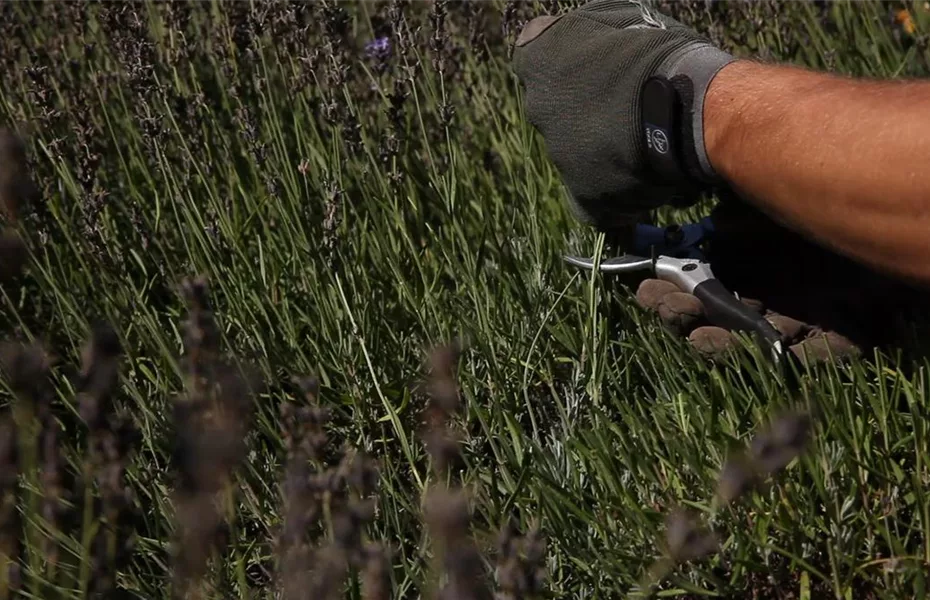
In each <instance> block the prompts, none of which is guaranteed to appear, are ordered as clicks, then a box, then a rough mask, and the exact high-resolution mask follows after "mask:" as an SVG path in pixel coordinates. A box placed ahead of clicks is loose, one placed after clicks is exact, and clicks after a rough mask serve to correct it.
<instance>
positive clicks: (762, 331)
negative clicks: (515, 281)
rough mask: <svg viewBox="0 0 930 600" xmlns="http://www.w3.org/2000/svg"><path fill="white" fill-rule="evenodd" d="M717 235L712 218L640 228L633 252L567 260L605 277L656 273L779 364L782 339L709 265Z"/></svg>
mask: <svg viewBox="0 0 930 600" xmlns="http://www.w3.org/2000/svg"><path fill="white" fill-rule="evenodd" d="M713 233H714V224H713V221H712V220H711V218H710V217H705V218H704V219H701V220H700V221H699V222H697V223H689V224H685V225H671V226H668V227H656V226H653V225H645V224H640V225H636V228H635V230H634V233H633V239H632V245H631V252H630V253H626V254H623V255H621V256H616V257H612V258H608V259H606V260H603V261H601V262H600V263H597V262H596V261H595V260H594V259H593V258H581V257H577V256H565V257H564V258H565V261H566V262H568V263H569V264H571V265H573V266H576V267H579V268H581V269H586V270H594V269H595V267H596V268H597V270H599V271H600V272H602V273H630V272H634V271H651V272H653V273H654V275H655V277H656V278H657V279H662V280H664V281H670V282H671V283H673V284H675V285H676V286H678V288H679V289H680V290H681V291H683V292H686V293H689V294H694V295H695V296H697V297H698V298H699V299H700V300H701V302H702V303H703V304H704V312H705V314H706V315H707V319H708V320H709V321H710V322H711V324H713V325H717V326H719V327H724V328H726V329H730V330H734V331H744V332H750V333H753V334H755V335H756V337H757V338H758V339H759V340H760V341H761V342H763V344H765V345H766V346H767V348H768V349H769V351H770V353H771V356H772V358H773V359H774V361H775V362H776V363H778V362H780V359H781V357H782V355H783V353H784V347H783V344H782V338H781V334H779V332H778V330H777V329H775V327H773V326H772V324H771V323H769V321H768V320H766V319H765V317H763V316H762V315H760V314H758V313H757V312H755V311H754V310H752V309H751V308H750V307H749V306H747V305H746V304H744V303H743V302H741V301H740V300H739V299H738V298H737V297H736V296H734V295H733V294H732V293H730V292H729V291H728V290H727V289H726V287H724V285H723V284H722V283H721V282H720V280H718V279H717V278H716V277H715V276H714V273H713V271H712V270H711V268H710V263H708V262H707V261H706V260H705V257H704V251H703V249H702V245H703V244H704V243H705V242H706V241H708V240H709V239H710V238H711V237H712V236H713Z"/></svg>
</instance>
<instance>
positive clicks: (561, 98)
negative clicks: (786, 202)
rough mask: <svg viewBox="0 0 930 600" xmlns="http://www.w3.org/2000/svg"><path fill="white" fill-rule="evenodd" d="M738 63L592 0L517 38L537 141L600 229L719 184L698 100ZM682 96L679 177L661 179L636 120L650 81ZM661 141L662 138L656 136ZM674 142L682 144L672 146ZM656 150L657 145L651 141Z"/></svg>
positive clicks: (672, 26) (627, 7)
mask: <svg viewBox="0 0 930 600" xmlns="http://www.w3.org/2000/svg"><path fill="white" fill-rule="evenodd" d="M733 60H735V58H734V57H733V56H732V55H730V54H727V53H726V52H723V51H722V50H720V49H718V48H716V47H714V46H712V45H711V43H710V41H709V40H707V39H706V38H704V37H702V36H701V35H699V34H698V33H696V32H695V31H693V30H692V29H690V28H688V27H685V26H684V25H682V24H681V23H679V22H678V21H676V20H674V19H672V18H670V17H667V16H665V15H662V14H659V13H656V12H654V11H653V10H651V9H648V8H647V7H646V6H644V4H643V3H641V2H634V1H630V0H592V1H591V2H588V3H587V4H584V5H582V6H581V7H579V8H577V9H575V10H573V11H571V12H569V13H566V14H563V15H560V16H545V17H538V18H536V19H534V20H532V21H530V22H529V23H528V24H527V25H526V26H525V27H524V29H523V31H522V32H521V34H520V36H519V38H518V39H517V42H516V48H515V50H514V67H515V71H516V74H517V76H518V77H519V79H520V82H521V83H522V85H523V87H524V90H525V105H526V112H527V116H528V119H529V121H530V122H531V123H532V124H533V125H534V126H535V127H536V129H537V130H538V131H539V132H540V133H541V134H542V135H543V137H544V139H545V142H546V147H547V150H548V152H549V155H550V157H551V158H552V160H553V162H554V163H555V165H556V167H557V168H558V170H559V172H560V174H561V176H562V179H563V180H564V182H565V184H566V187H567V188H568V191H569V194H570V196H571V199H572V205H573V209H575V214H576V216H577V217H578V218H579V219H580V220H582V221H584V222H586V223H588V224H590V225H594V226H596V227H598V228H599V229H602V230H610V229H614V228H618V227H622V226H624V225H628V224H630V223H631V222H635V221H637V220H640V219H641V216H642V214H643V213H645V212H647V211H649V210H651V209H654V208H656V207H659V206H662V205H666V204H676V205H687V204H689V203H693V202H694V201H695V200H697V199H698V198H699V196H700V193H701V192H703V191H705V190H707V189H708V188H709V187H711V186H713V185H715V184H717V183H719V182H720V181H719V178H718V177H717V175H716V174H715V172H714V170H713V168H712V167H711V165H710V162H709V160H708V158H707V155H706V151H705V148H704V141H703V140H704V138H703V102H704V94H705V92H706V91H707V88H708V86H709V84H710V82H711V80H712V79H713V77H714V75H716V73H717V72H718V71H719V70H720V69H721V68H722V67H723V66H725V65H726V64H728V63H730V62H731V61H733ZM653 76H662V77H665V78H666V79H668V80H669V81H670V82H671V84H672V85H673V87H674V88H675V90H677V92H678V94H679V96H680V100H681V103H680V106H678V107H677V108H675V111H676V114H677V115H678V118H677V121H678V123H677V125H676V127H675V131H671V132H669V137H671V138H673V143H672V144H671V146H672V147H671V148H670V149H668V150H669V151H670V152H672V153H673V154H674V155H675V156H677V157H678V160H677V161H676V162H677V163H678V164H679V165H680V167H681V175H680V176H679V177H677V178H670V177H669V176H668V175H667V174H664V175H660V173H659V172H657V170H656V169H655V167H654V163H652V162H650V160H649V158H648V147H650V146H652V145H654V144H653V141H654V138H653V137H652V136H651V135H650V136H648V139H647V132H646V129H645V126H644V120H643V118H642V114H641V108H642V106H641V98H640V96H641V92H642V90H643V86H644V84H645V83H646V82H647V80H648V79H649V78H650V77H653ZM662 137H665V134H664V133H663V134H662ZM675 138H677V139H678V142H679V143H678V144H677V145H676V144H675V143H674V139H675ZM655 144H657V145H656V148H659V149H661V147H662V140H661V139H659V140H655Z"/></svg>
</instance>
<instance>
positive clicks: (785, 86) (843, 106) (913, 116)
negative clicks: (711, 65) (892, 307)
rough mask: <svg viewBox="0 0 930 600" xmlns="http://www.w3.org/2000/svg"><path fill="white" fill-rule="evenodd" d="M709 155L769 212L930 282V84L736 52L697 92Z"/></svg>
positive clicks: (821, 239) (847, 250)
mask: <svg viewBox="0 0 930 600" xmlns="http://www.w3.org/2000/svg"><path fill="white" fill-rule="evenodd" d="M704 142H705V147H706V150H707V154H708V157H709V159H710V161H711V164H712V165H713V166H714V169H715V170H716V171H717V173H718V174H720V175H721V176H723V177H724V178H725V179H726V180H727V182H728V184H729V185H730V187H732V188H733V189H734V190H735V191H736V192H737V193H738V194H739V195H740V196H741V197H743V198H744V199H745V200H746V201H748V202H750V203H752V204H754V205H755V206H756V207H758V208H759V209H760V210H762V211H763V212H765V213H766V214H767V215H768V216H770V217H771V218H772V219H773V220H775V221H777V222H779V223H781V224H783V225H785V226H786V227H788V228H790V229H793V230H795V231H798V232H799V233H801V234H803V235H804V236H806V237H808V238H809V239H812V240H814V241H816V242H817V243H819V244H821V245H823V246H826V247H827V248H830V249H832V250H834V251H836V252H838V253H841V254H844V255H846V256H849V257H850V258H852V259H854V260H857V261H860V262H862V263H864V264H866V265H868V266H871V267H873V268H875V269H877V270H880V271H884V272H888V273H891V274H894V275H897V276H900V277H904V278H907V279H910V280H913V281H915V282H918V283H920V284H922V285H928V284H930V164H928V161H930V82H923V81H908V82H903V81H871V80H868V81H867V80H858V79H852V78H847V77H840V76H836V75H831V74H826V73H817V72H812V71H809V70H805V69H801V68H798V67H793V66H783V65H770V64H761V63H757V62H754V61H749V60H740V61H735V62H732V63H730V64H728V65H727V66H725V67H724V68H723V69H721V70H720V71H719V72H718V73H717V75H716V77H715V78H714V80H713V81H712V82H711V84H710V86H709V87H708V91H707V95H706V97H705V101H704Z"/></svg>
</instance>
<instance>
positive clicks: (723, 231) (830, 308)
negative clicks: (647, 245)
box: [636, 200, 930, 363]
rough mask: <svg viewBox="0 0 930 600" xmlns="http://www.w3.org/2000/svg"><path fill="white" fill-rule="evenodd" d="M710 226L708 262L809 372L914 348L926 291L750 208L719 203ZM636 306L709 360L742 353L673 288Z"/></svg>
mask: <svg viewBox="0 0 930 600" xmlns="http://www.w3.org/2000/svg"><path fill="white" fill-rule="evenodd" d="M712 217H713V219H714V223H715V228H716V234H715V237H714V239H713V241H712V244H713V245H712V246H711V247H710V248H709V250H708V252H707V258H708V260H709V261H710V263H711V267H712V268H713V270H714V273H715V274H716V276H717V277H718V278H719V279H720V281H721V282H722V283H723V284H724V285H726V286H727V288H728V289H730V290H732V291H734V292H736V293H738V294H739V295H740V297H741V298H742V299H743V301H744V302H745V303H746V304H748V305H750V306H753V307H754V308H755V309H756V310H758V311H759V312H760V314H763V315H765V316H766V318H767V319H768V320H769V322H771V323H772V325H774V326H775V328H776V329H778V331H779V332H780V333H781V334H782V336H783V339H784V342H785V346H786V347H787V348H788V349H789V350H790V352H791V353H792V354H793V355H794V356H796V357H797V358H798V359H799V360H800V361H801V362H802V363H807V362H808V361H813V362H819V361H824V360H829V359H830V357H831V356H832V357H833V358H835V359H846V358H850V357H854V356H858V355H860V354H861V353H862V352H863V351H865V350H870V349H872V348H876V347H886V346H898V347H900V346H906V345H907V344H908V342H909V341H911V340H909V339H908V336H909V335H913V331H914V325H915V324H916V323H917V322H918V321H919V318H918V315H919V310H920V307H921V305H923V306H926V305H927V304H926V303H927V300H928V299H930V294H928V293H927V292H926V291H924V290H918V289H916V288H912V287H909V286H907V285H906V284H904V283H901V282H899V281H896V280H893V279H891V278H889V277H886V276H883V275H880V274H878V273H875V272H873V271H871V270H869V269H867V268H865V267H862V266H861V265H859V264H857V263H854V262H852V261H851V260H848V259H846V258H845V257H842V256H839V255H837V254H835V253H832V252H830V251H828V250H825V249H823V248H822V247H820V246H817V245H815V244H813V243H811V242H809V241H807V240H806V239H804V238H803V237H801V236H800V235H798V234H796V233H793V232H791V231H790V230H788V229H786V228H784V227H781V226H779V225H777V224H776V223H775V222H773V221H772V220H770V219H769V218H767V217H766V216H764V215H763V214H762V213H760V212H758V211H757V210H756V209H754V208H751V207H750V206H748V205H747V204H745V203H743V202H740V201H733V200H730V201H724V202H721V203H720V204H718V205H717V207H716V208H715V209H714V211H713V213H712ZM636 300H637V302H638V304H639V305H640V306H642V307H643V308H645V309H648V310H651V311H654V312H656V313H657V314H658V316H659V318H660V319H661V320H662V322H663V324H664V325H665V326H666V327H667V328H668V329H669V330H670V331H672V332H674V333H675V334H677V335H681V336H687V338H688V340H689V342H690V343H691V344H692V346H693V347H694V348H695V349H697V350H698V351H700V352H701V353H702V354H704V355H707V356H710V357H715V356H718V355H720V354H722V353H724V352H726V351H727V350H729V349H731V348H733V347H734V346H735V343H736V338H735V337H734V336H733V335H732V334H731V333H730V332H729V331H727V330H725V329H722V328H720V327H715V326H711V325H709V324H708V322H707V320H706V318H705V316H704V309H703V306H702V305H701V301H700V300H699V299H698V298H696V297H694V296H693V295H691V294H686V293H683V292H681V291H680V290H679V289H678V288H677V287H676V286H674V285H673V284H671V283H669V282H666V281H660V280H657V279H646V280H644V281H642V282H641V283H640V285H639V288H638V290H637V292H636Z"/></svg>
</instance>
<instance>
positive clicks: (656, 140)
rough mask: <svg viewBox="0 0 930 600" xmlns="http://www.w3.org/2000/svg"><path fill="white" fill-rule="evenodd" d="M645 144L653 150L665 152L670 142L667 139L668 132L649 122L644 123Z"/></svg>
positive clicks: (659, 152) (660, 152)
mask: <svg viewBox="0 0 930 600" xmlns="http://www.w3.org/2000/svg"><path fill="white" fill-rule="evenodd" d="M645 125H646V145H647V146H648V147H649V149H650V150H651V151H653V152H657V153H658V154H667V153H668V150H669V146H670V143H669V141H668V132H666V131H665V130H664V129H662V128H661V127H657V126H655V125H653V124H651V123H646V124H645Z"/></svg>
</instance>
